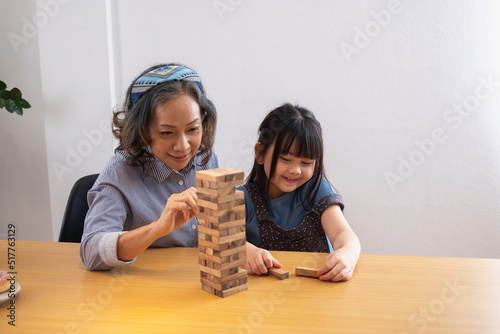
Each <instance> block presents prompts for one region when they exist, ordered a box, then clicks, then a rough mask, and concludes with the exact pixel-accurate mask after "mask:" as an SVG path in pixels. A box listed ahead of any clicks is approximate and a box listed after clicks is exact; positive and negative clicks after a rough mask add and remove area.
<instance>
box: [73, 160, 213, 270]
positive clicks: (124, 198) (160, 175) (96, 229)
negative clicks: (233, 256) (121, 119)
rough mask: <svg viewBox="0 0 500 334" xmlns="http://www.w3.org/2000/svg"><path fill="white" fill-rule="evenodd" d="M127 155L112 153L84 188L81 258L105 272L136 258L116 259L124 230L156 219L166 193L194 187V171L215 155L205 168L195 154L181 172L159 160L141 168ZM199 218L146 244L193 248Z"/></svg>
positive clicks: (94, 267)
mask: <svg viewBox="0 0 500 334" xmlns="http://www.w3.org/2000/svg"><path fill="white" fill-rule="evenodd" d="M126 159H127V153H126V152H124V151H117V152H116V153H115V155H114V156H113V157H112V158H111V160H110V161H109V162H108V164H107V165H106V167H105V168H104V170H103V171H102V172H101V173H100V175H99V177H98V178H97V180H96V182H95V184H94V186H93V187H92V189H90V191H89V192H88V196H87V199H88V203H89V211H88V213H87V216H86V218H85V228H84V231H83V235H82V243H81V247H80V257H81V259H82V262H83V264H84V265H85V266H86V267H87V269H89V270H108V269H111V268H113V267H115V266H122V265H126V264H129V263H132V262H134V261H135V259H133V260H131V261H121V260H119V259H118V257H117V241H118V238H119V237H120V236H121V235H122V234H123V233H125V231H130V230H134V229H136V228H139V227H141V226H144V225H148V224H150V223H151V222H153V221H155V220H157V219H158V218H159V217H160V214H161V212H162V211H163V208H164V207H165V204H166V203H167V200H168V198H169V197H170V195H171V194H174V193H180V192H182V191H184V190H186V189H187V188H189V187H192V186H194V179H195V172H196V171H197V170H202V169H211V168H216V167H218V160H217V156H216V155H215V153H214V154H213V155H212V157H211V158H210V160H209V162H208V163H207V165H205V166H200V164H201V160H202V159H203V157H201V156H198V155H197V156H195V158H194V159H193V161H192V162H191V163H190V164H189V165H188V166H187V167H186V168H184V169H183V170H182V171H180V172H178V171H176V170H173V169H171V168H170V167H168V166H167V165H165V164H164V163H162V162H161V161H159V160H158V159H155V160H154V161H149V162H146V163H145V170H144V171H143V169H142V167H141V166H129V165H127V162H126ZM197 227H198V219H197V217H194V218H193V219H191V221H189V222H188V223H187V224H185V225H184V226H183V227H181V228H179V229H177V230H175V231H173V232H171V233H169V234H167V235H165V236H163V237H161V238H159V239H157V240H156V241H154V242H153V243H152V244H151V246H150V247H176V246H181V247H196V246H197V245H198V228H197Z"/></svg>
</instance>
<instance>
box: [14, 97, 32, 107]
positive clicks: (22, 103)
mask: <svg viewBox="0 0 500 334" xmlns="http://www.w3.org/2000/svg"><path fill="white" fill-rule="evenodd" d="M16 104H17V105H18V106H20V107H21V108H24V109H28V108H31V104H30V103H29V102H28V101H26V100H25V99H20V100H17V101H16Z"/></svg>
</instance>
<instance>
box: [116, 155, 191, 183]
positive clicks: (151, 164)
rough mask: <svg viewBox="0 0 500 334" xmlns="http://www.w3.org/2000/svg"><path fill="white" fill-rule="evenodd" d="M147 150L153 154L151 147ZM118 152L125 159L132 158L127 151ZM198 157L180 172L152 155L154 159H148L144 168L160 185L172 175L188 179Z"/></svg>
mask: <svg viewBox="0 0 500 334" xmlns="http://www.w3.org/2000/svg"><path fill="white" fill-rule="evenodd" d="M146 150H147V151H148V152H149V153H152V151H151V148H150V147H149V146H148V148H147V149H146ZM116 152H117V153H119V154H120V155H121V156H122V157H124V158H125V159H127V158H129V157H130V154H129V153H128V152H127V151H123V150H117V151H116ZM196 157H197V156H194V157H193V159H191V161H189V163H188V164H187V165H186V167H184V168H183V169H181V170H180V171H177V170H175V169H173V168H170V167H169V166H167V165H166V164H165V163H163V162H161V161H160V160H158V158H157V157H156V156H154V155H152V157H149V158H147V160H146V161H145V162H144V167H145V168H146V171H147V172H151V174H152V175H153V177H154V178H155V179H156V180H157V181H158V183H162V182H163V181H165V180H166V179H168V177H169V176H170V175H172V173H176V174H180V175H182V176H184V177H186V176H187V174H188V173H189V172H191V170H192V169H193V168H194V166H195V163H194V159H196ZM147 174H149V173H147Z"/></svg>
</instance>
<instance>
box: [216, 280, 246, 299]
mask: <svg viewBox="0 0 500 334" xmlns="http://www.w3.org/2000/svg"><path fill="white" fill-rule="evenodd" d="M245 290H248V283H245V284H242V285H239V286H237V287H234V288H231V289H227V290H224V291H222V296H221V297H222V298H224V297H229V296H232V295H234V294H236V293H238V292H241V291H245Z"/></svg>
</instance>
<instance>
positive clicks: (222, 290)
mask: <svg viewBox="0 0 500 334" xmlns="http://www.w3.org/2000/svg"><path fill="white" fill-rule="evenodd" d="M243 176H244V173H243V172H240V171H237V170H234V169H229V168H216V169H210V170H205V171H198V172H196V180H195V184H196V187H197V189H198V205H199V207H200V211H199V213H198V251H199V263H200V271H201V287H202V289H203V290H205V291H207V292H209V293H211V294H214V295H216V296H219V297H227V296H231V295H233V294H235V293H238V292H241V291H244V290H247V289H248V285H247V271H246V270H245V269H242V268H239V266H242V265H244V264H245V261H246V248H245V243H246V238H245V197H244V194H243V191H240V190H236V189H235V186H237V185H241V184H243V182H244V181H243Z"/></svg>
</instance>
